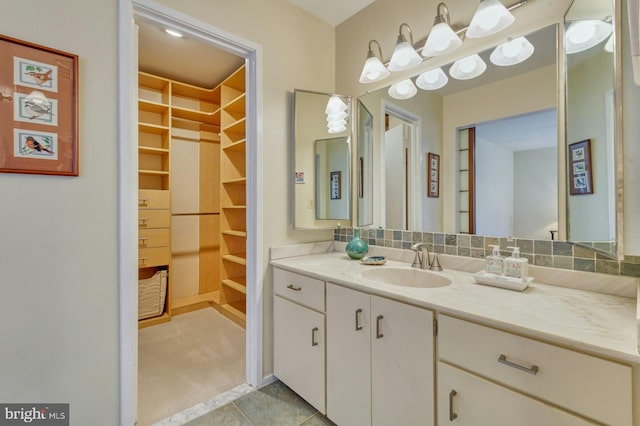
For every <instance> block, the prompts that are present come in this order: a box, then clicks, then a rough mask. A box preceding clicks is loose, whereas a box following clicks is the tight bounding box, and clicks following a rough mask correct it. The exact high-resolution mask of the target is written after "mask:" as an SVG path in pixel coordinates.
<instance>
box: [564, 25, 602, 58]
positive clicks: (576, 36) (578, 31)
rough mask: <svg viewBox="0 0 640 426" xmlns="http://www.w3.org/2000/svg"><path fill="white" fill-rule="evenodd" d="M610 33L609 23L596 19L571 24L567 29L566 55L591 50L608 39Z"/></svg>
mask: <svg viewBox="0 0 640 426" xmlns="http://www.w3.org/2000/svg"><path fill="white" fill-rule="evenodd" d="M612 31H613V28H611V24H610V23H608V22H604V21H600V20H597V19H590V20H586V21H577V22H573V23H572V24H571V25H569V28H567V32H566V43H565V49H566V51H567V53H568V54H572V53H578V52H583V51H585V50H588V49H591V48H592V47H593V46H596V45H597V44H600V43H601V42H602V41H603V40H604V39H606V38H607V37H609V36H610V35H611V33H612Z"/></svg>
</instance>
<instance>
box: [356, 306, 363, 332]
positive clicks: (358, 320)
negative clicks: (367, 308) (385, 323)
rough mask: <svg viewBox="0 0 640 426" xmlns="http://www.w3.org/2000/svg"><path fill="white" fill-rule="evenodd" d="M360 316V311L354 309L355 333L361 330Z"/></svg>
mask: <svg viewBox="0 0 640 426" xmlns="http://www.w3.org/2000/svg"><path fill="white" fill-rule="evenodd" d="M361 314H362V309H356V331H360V330H362V324H361V323H360V315H361Z"/></svg>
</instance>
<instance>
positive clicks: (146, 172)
mask: <svg viewBox="0 0 640 426" xmlns="http://www.w3.org/2000/svg"><path fill="white" fill-rule="evenodd" d="M138 174H141V175H147V176H169V172H168V171H165V170H138Z"/></svg>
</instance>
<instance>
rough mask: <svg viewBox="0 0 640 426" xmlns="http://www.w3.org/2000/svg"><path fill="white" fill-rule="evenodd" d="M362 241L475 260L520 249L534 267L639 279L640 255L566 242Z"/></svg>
mask: <svg viewBox="0 0 640 426" xmlns="http://www.w3.org/2000/svg"><path fill="white" fill-rule="evenodd" d="M351 238H353V228H336V229H335V230H334V235H333V239H334V240H335V241H342V242H348V241H350V240H351ZM360 238H362V239H363V240H365V241H366V242H367V243H368V244H369V245H375V246H382V247H392V248H399V249H408V248H410V247H411V245H413V244H415V243H420V242H423V243H427V244H428V247H429V250H430V251H431V252H435V253H446V254H451V255H456V256H466V257H476V258H484V257H485V256H487V255H490V254H491V252H492V248H491V247H490V246H491V245H499V246H500V254H501V255H503V256H509V255H510V254H511V249H509V248H508V247H510V246H518V247H520V255H521V257H526V258H527V259H529V264H531V265H537V266H549V267H552V268H562V269H573V270H576V271H586V272H601V273H604V274H611V275H627V276H632V277H640V256H625V258H624V260H622V261H619V260H614V259H611V258H609V257H607V256H604V255H602V254H600V253H597V252H595V251H594V250H591V249H589V248H586V247H582V246H577V245H574V244H571V243H567V242H565V241H550V240H528V239H522V238H504V237H503V238H499V237H485V236H481V235H468V234H445V233H440V232H412V231H398V230H392V229H366V228H362V229H360Z"/></svg>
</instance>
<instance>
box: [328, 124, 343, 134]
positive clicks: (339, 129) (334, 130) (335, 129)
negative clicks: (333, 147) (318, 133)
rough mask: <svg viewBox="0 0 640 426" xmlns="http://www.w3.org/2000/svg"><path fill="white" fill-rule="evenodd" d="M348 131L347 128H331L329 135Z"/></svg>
mask: <svg viewBox="0 0 640 426" xmlns="http://www.w3.org/2000/svg"><path fill="white" fill-rule="evenodd" d="M346 130H347V128H346V127H345V126H339V127H330V128H329V130H328V131H329V133H342V132H344V131H346Z"/></svg>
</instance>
